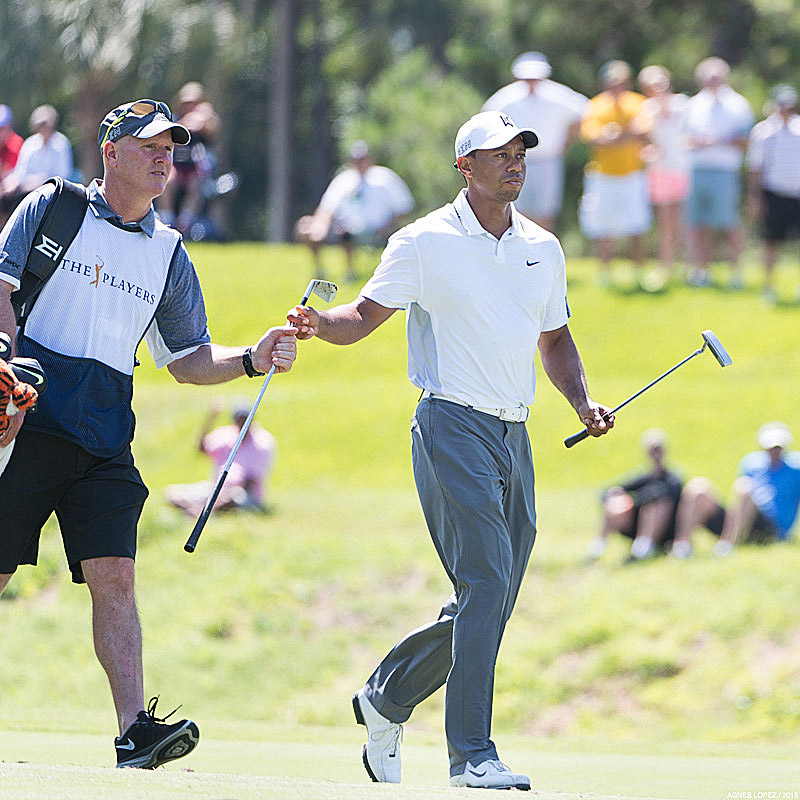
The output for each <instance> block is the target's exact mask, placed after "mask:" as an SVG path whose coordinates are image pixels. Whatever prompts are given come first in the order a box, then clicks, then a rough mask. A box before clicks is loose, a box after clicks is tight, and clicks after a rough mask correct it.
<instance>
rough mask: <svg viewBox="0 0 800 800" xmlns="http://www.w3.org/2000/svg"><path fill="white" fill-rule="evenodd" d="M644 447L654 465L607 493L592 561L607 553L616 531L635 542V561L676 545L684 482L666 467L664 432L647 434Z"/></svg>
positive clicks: (591, 549) (591, 548) (592, 547)
mask: <svg viewBox="0 0 800 800" xmlns="http://www.w3.org/2000/svg"><path fill="white" fill-rule="evenodd" d="M641 443H642V449H643V450H644V452H645V454H646V455H647V457H648V459H649V461H650V465H649V467H648V469H647V470H646V471H645V472H643V473H640V474H637V475H635V476H634V477H632V478H630V479H629V480H627V481H625V482H624V483H620V484H619V485H617V486H612V487H611V488H610V489H607V490H606V491H605V492H604V493H603V523H602V527H601V529H600V534H599V535H598V536H597V537H596V538H595V539H593V540H592V541H591V542H590V543H589V551H588V554H587V556H588V558H589V559H590V560H594V559H597V558H599V557H600V556H601V555H602V554H603V553H604V552H605V549H606V543H607V538H608V535H609V534H610V533H612V532H614V531H616V532H617V533H620V534H622V536H624V537H625V538H627V539H631V540H632V544H631V552H630V557H629V560H632V561H635V560H640V559H643V558H648V557H650V556H652V555H654V554H655V553H656V552H657V551H658V550H659V549H660V548H664V549H666V548H668V547H669V546H670V545H671V544H672V540H673V538H674V536H675V511H676V509H677V507H678V500H679V498H680V496H681V486H682V480H681V478H680V477H679V476H678V475H677V474H676V473H675V472H673V471H672V470H670V469H668V468H667V467H666V465H665V463H664V458H665V456H666V450H667V435H666V434H665V433H664V431H662V430H659V429H658V428H651V429H650V430H647V431H645V432H644V434H642V442H641Z"/></svg>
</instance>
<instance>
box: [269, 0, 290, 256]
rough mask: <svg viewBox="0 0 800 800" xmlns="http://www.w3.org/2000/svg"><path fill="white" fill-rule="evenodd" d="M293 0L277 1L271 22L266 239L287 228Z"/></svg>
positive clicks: (280, 237)
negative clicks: (273, 27)
mask: <svg viewBox="0 0 800 800" xmlns="http://www.w3.org/2000/svg"><path fill="white" fill-rule="evenodd" d="M296 22H297V4H296V0H277V2H276V4H275V25H276V31H277V48H276V53H275V73H274V79H273V82H272V90H271V97H270V98H269V99H268V107H269V108H270V117H269V125H268V134H267V135H266V137H265V139H266V146H267V175H266V179H267V230H266V238H267V241H273V242H285V241H288V240H289V238H290V237H289V234H290V231H291V219H290V216H291V208H292V192H291V165H292V138H293V137H292V130H293V127H294V126H293V123H294V115H293V113H292V108H293V94H294V66H295V25H296Z"/></svg>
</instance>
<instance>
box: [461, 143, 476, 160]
mask: <svg viewBox="0 0 800 800" xmlns="http://www.w3.org/2000/svg"><path fill="white" fill-rule="evenodd" d="M472 150H473V147H472V139H467V140H466V141H463V142H461V144H460V145H459V146H458V155H459V158H460V157H461V156H465V155H467V153H471V152H472Z"/></svg>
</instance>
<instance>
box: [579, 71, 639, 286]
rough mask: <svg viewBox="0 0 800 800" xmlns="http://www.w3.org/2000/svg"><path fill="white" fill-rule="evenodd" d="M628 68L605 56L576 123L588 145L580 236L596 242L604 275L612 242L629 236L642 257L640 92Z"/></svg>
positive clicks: (636, 257)
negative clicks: (595, 91)
mask: <svg viewBox="0 0 800 800" xmlns="http://www.w3.org/2000/svg"><path fill="white" fill-rule="evenodd" d="M631 80H632V72H631V68H630V66H629V65H628V64H627V63H625V62H624V61H610V62H608V63H607V64H605V65H604V66H603V67H602V69H601V70H600V86H601V88H602V91H601V92H600V94H598V95H596V96H595V97H593V98H592V99H591V100H590V101H589V105H588V107H587V109H586V112H585V114H584V117H583V120H582V122H581V138H582V139H583V140H584V141H585V142H586V143H587V144H588V145H589V147H590V161H589V163H588V164H587V165H586V172H585V176H584V189H583V197H582V198H581V204H580V212H579V221H580V226H581V230H582V231H583V233H584V235H585V236H586V237H587V238H589V239H591V240H592V241H594V242H596V244H597V254H598V257H599V258H600V261H601V264H602V267H603V274H602V277H603V280H604V281H607V280H608V274H609V268H610V264H611V257H612V255H613V243H614V241H615V240H617V239H621V238H625V237H631V240H632V245H633V247H632V256H633V261H634V264H635V265H636V266H637V267H638V266H640V265H641V263H642V260H643V257H644V234H645V233H647V231H648V230H649V229H650V224H651V219H652V212H651V209H650V202H649V200H648V196H647V181H646V177H645V172H644V168H643V167H644V165H643V163H642V157H641V150H642V147H643V145H644V144H645V143H646V131H645V130H643V129H642V127H641V117H640V112H641V107H642V103H643V102H644V100H645V97H644V96H643V95H641V94H638V93H637V92H634V91H631V88H630V87H631Z"/></svg>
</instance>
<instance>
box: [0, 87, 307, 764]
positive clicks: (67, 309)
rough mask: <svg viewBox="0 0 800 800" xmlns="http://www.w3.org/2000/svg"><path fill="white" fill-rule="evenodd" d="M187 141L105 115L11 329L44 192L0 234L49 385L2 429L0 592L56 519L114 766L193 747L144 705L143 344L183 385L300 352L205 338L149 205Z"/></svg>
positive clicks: (175, 251)
mask: <svg viewBox="0 0 800 800" xmlns="http://www.w3.org/2000/svg"><path fill="white" fill-rule="evenodd" d="M189 140H190V135H189V131H188V130H187V129H186V128H184V127H183V126H182V125H179V124H177V123H176V122H174V121H173V118H172V113H171V112H170V110H169V108H168V106H167V105H166V104H164V103H162V102H158V101H154V100H138V101H135V102H129V103H125V104H123V105H120V106H118V107H117V108H115V109H113V110H112V111H110V112H109V113H108V114H107V115H106V117H105V118H104V119H103V121H102V123H101V125H100V129H99V132H98V144H99V146H100V149H101V151H102V158H103V178H102V180H95V181H93V182H92V183H91V185H90V186H89V187H88V200H89V204H88V208H87V210H86V213H85V215H84V217H83V222H82V223H81V224H80V229H79V230H78V233H77V236H76V237H75V239H74V241H73V242H72V244H71V245H69V247H68V249H67V250H66V252H65V253H64V254H63V255H64V257H63V260H62V261H61V263H60V266H59V268H58V269H57V270H56V271H55V273H54V274H53V275H52V277H50V278H49V280H48V281H47V283H46V284H45V285H44V288H43V289H42V291H41V294H40V295H39V296H38V299H37V300H36V302H35V305H34V306H33V308H32V310H31V311H30V314H29V316H28V317H27V319H26V322H25V326H24V330H20V331H17V327H16V321H15V314H14V310H13V307H12V303H11V295H12V293H13V292H14V291H15V290H16V289H18V287H19V285H20V276H21V275H22V273H23V269H24V265H25V264H26V260H27V258H28V255H29V253H30V252H31V249H32V248H35V247H44V248H45V249H47V248H48V247H53V245H52V243H51V242H46V241H37V240H35V237H37V229H38V226H39V223H40V221H41V219H42V217H43V215H44V213H45V210H46V208H47V206H48V202H49V201H50V198H51V196H52V194H53V186H51V185H45V186H44V187H42V188H40V189H36V190H34V191H33V192H32V193H31V194H29V195H28V196H27V197H26V198H25V199H24V200H23V202H22V203H21V205H20V206H19V207H18V208H17V210H16V211H15V212H14V214H13V216H12V217H11V219H10V220H9V222H8V224H7V225H6V226H5V228H4V229H3V231H2V233H1V234H0V331H4V332H6V333H7V334H9V335H10V336H11V338H12V340H14V339H15V344H16V352H17V353H19V354H20V355H22V356H28V357H31V358H36V359H38V361H39V362H40V363H41V365H42V368H43V369H44V371H45V373H46V375H47V377H48V381H49V384H48V389H47V392H46V393H44V394H43V395H42V396H41V398H40V399H39V405H38V409H37V411H36V412H35V413H30V412H29V413H28V414H27V415H26V414H24V413H22V412H20V413H18V414H16V415H15V416H14V417H13V419H12V421H11V424H10V426H9V428H8V429H7V430H6V431H5V432H4V433H3V434H2V436H0V448H2V447H7V446H8V445H9V444H10V443H11V442H12V441H14V442H15V447H14V451H13V453H12V454H11V457H10V459H9V463H8V465H7V467H6V469H5V471H4V472H3V474H2V476H0V497H2V498H3V522H2V523H0V529H1V530H2V536H0V591H2V590H3V589H4V588H5V586H6V585H7V584H8V582H9V580H10V579H11V577H12V575H13V573H14V572H15V571H16V569H17V567H18V566H19V565H20V564H35V563H36V559H37V551H38V543H39V535H40V531H41V528H42V526H43V525H44V523H45V522H46V520H47V519H48V518H49V517H50V515H51V514H52V513H53V512H55V514H56V517H57V519H58V523H59V527H60V529H61V536H62V538H63V541H64V549H65V552H66V557H67V562H68V564H69V568H70V570H71V572H72V579H73V581H74V582H75V583H84V582H85V583H86V584H87V585H88V588H89V592H90V594H91V599H92V607H93V634H94V646H95V652H96V653H97V657H98V659H99V661H100V663H101V664H102V666H103V668H104V669H105V671H106V674H107V676H108V681H109V684H110V687H111V694H112V697H113V701H114V705H115V708H116V713H117V719H118V723H119V733H120V735H119V737H117V739H116V741H115V745H116V752H117V766H118V767H141V768H154V767H157V766H160V765H161V764H163V763H165V762H167V761H170V760H172V759H175V758H180V757H181V756H184V755H186V754H187V753H189V752H190V751H191V750H192V749H193V748H194V747H195V746H196V744H197V741H198V738H199V731H198V727H197V725H196V724H195V723H194V722H192V721H191V720H186V719H184V720H180V721H177V722H174V723H167V722H166V721H165V720H166V718H162V719H159V718H157V717H156V715H155V711H156V698H153V699H152V700H151V701H150V703H149V704H148V706H147V708H145V704H144V686H143V683H144V681H143V674H142V634H141V626H140V623H139V618H138V615H137V611H136V602H135V597H134V558H135V555H136V531H137V524H138V520H139V516H140V514H141V510H142V506H143V504H144V501H145V498H146V497H147V489H146V487H145V485H144V483H143V482H142V479H141V477H140V475H139V472H138V470H137V469H136V467H135V466H134V463H133V457H132V455H131V448H130V443H131V440H132V438H133V430H134V417H133V412H132V409H131V397H132V381H133V368H134V365H135V364H136V351H137V348H138V346H139V343H140V342H141V341H142V340H144V341H146V342H147V345H148V348H149V350H150V353H151V355H152V357H153V359H154V361H155V363H156V365H157V366H158V367H163V366H166V367H167V369H168V370H169V372H170V373H171V374H172V376H173V377H174V378H175V379H176V380H177V381H178V382H179V383H197V384H200V383H203V384H206V383H208V384H210V383H221V382H223V381H229V380H232V379H234V378H238V377H240V376H242V375H245V374H247V375H249V376H251V377H252V376H254V375H256V374H263V373H265V372H266V371H267V370H268V369H269V368H270V366H271V365H273V364H274V365H275V368H276V372H286V371H288V370H289V369H290V368H291V366H292V363H293V361H294V358H295V353H296V347H295V340H294V333H295V331H294V330H293V329H291V328H290V327H288V326H284V327H274V328H270V329H269V330H268V331H267V332H266V333H264V334H263V335H262V336H261V338H260V339H259V340H258V341H257V342H256V343H255V344H253V345H252V346H251V347H223V346H221V345H218V344H213V343H212V342H211V338H210V336H209V332H208V326H207V323H206V312H205V305H204V302H203V296H202V293H201V290H200V284H199V281H198V278H197V275H196V273H195V270H194V266H193V265H192V262H191V261H190V259H189V256H188V254H187V252H186V250H185V248H184V246H183V243H182V240H181V236H180V234H179V233H177V232H176V231H175V230H173V229H172V228H169V227H167V226H166V225H164V224H162V223H161V222H160V221H159V220H158V219H157V218H156V216H155V214H154V212H153V206H152V202H153V200H154V198H156V197H158V196H159V195H160V194H161V193H162V192H163V191H164V187H165V186H166V183H167V179H168V177H169V174H170V170H171V168H172V155H173V150H174V147H175V145H176V144H187V143H188V142H189ZM39 238H41V237H39ZM54 252H55V251H54ZM167 716H170V715H167Z"/></svg>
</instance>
